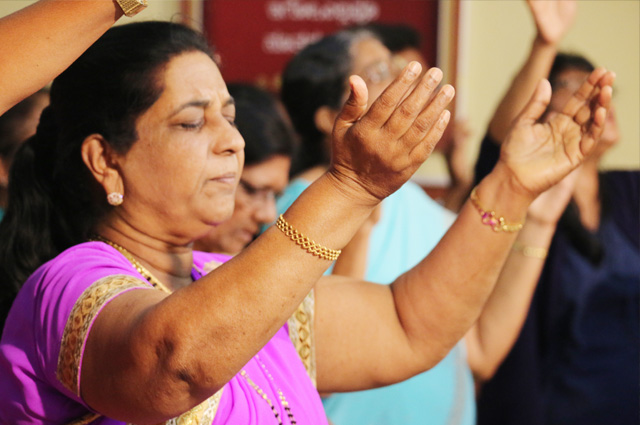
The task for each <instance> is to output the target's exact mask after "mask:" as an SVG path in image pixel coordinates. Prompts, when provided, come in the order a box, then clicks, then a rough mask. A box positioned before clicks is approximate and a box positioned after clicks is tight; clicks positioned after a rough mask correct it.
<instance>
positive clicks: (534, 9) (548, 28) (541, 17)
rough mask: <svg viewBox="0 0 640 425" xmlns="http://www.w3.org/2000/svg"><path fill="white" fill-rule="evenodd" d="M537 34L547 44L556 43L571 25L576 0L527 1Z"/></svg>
mask: <svg viewBox="0 0 640 425" xmlns="http://www.w3.org/2000/svg"><path fill="white" fill-rule="evenodd" d="M527 4H528V5H529V8H530V9H531V13H532V14H533V19H534V20H535V22H536V27H537V28H538V34H539V35H540V37H541V38H542V39H543V40H544V41H546V42H547V43H554V44H555V43H558V42H559V41H560V40H561V39H562V37H563V36H564V35H565V34H566V32H567V31H568V30H569V28H570V27H571V24H573V20H574V19H575V16H576V11H577V9H578V2H577V1H576V0H553V1H550V0H528V1H527Z"/></svg>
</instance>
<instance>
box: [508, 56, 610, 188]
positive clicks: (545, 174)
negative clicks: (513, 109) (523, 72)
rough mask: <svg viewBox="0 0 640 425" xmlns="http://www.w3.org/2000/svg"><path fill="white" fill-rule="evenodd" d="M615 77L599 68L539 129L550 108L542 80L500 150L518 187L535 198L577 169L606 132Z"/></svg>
mask: <svg viewBox="0 0 640 425" xmlns="http://www.w3.org/2000/svg"><path fill="white" fill-rule="evenodd" d="M614 79H615V74H613V73H612V72H608V71H607V70H605V69H604V68H598V69H596V70H595V71H593V72H592V73H591V75H589V78H588V79H587V80H586V81H585V82H584V84H583V85H582V86H581V87H580V89H579V90H578V91H577V92H576V93H574V95H573V96H572V97H571V98H570V99H569V101H568V102H567V104H566V105H565V107H564V108H563V110H562V112H560V113H554V114H553V115H550V116H549V118H548V119H547V120H546V122H545V123H537V121H538V119H539V118H540V117H541V116H542V114H543V113H544V111H545V110H546V108H547V105H548V104H549V100H550V98H551V86H550V85H549V82H548V81H546V80H543V81H541V82H540V84H538V87H537V88H536V91H535V93H534V94H533V97H532V98H531V100H529V103H528V104H527V105H526V106H525V108H524V109H523V111H522V112H521V113H520V115H519V116H518V118H516V120H515V121H514V123H513V125H512V127H511V130H510V131H509V134H508V135H507V138H506V140H505V142H504V144H503V145H502V151H501V155H500V161H499V165H500V164H502V165H506V167H507V169H508V170H509V172H510V174H511V175H512V176H513V177H514V178H515V181H516V182H517V183H518V184H519V186H520V187H521V188H522V189H524V190H525V191H526V192H528V194H530V195H532V196H537V195H538V194H540V193H542V192H544V191H545V190H547V189H548V188H550V187H551V186H553V185H555V184H556V183H558V182H559V181H560V180H562V178H564V176H566V175H567V174H569V173H570V172H571V171H572V170H574V169H575V168H576V167H578V166H579V165H580V164H581V163H582V162H583V161H584V159H585V157H587V156H588V155H589V154H590V153H591V152H592V151H593V148H594V146H595V145H596V143H597V142H598V139H599V137H600V135H601V134H602V130H603V128H604V124H605V119H606V116H607V112H608V109H609V107H610V103H611V92H612V89H611V85H612V84H613V81H614Z"/></svg>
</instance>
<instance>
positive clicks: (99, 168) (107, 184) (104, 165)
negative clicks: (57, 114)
mask: <svg viewBox="0 0 640 425" xmlns="http://www.w3.org/2000/svg"><path fill="white" fill-rule="evenodd" d="M81 154H82V160H83V161H84V163H85V165H86V166H87V168H89V171H91V174H93V177H94V178H95V179H96V181H97V182H98V183H99V184H100V185H101V186H102V187H103V188H104V191H105V193H106V194H109V193H112V192H118V193H121V194H123V195H124V183H123V181H122V177H121V176H120V172H119V169H118V167H117V162H116V158H117V155H116V153H115V152H114V151H113V149H112V148H111V145H109V143H107V141H106V140H105V139H104V137H102V136H101V135H99V134H92V135H91V136H89V137H87V138H86V139H84V142H82V148H81Z"/></svg>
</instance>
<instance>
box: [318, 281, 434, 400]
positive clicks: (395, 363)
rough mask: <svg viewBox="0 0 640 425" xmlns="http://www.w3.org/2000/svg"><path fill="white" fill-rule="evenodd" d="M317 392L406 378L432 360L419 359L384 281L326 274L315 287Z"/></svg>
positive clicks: (376, 384) (364, 387) (339, 390)
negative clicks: (367, 280)
mask: <svg viewBox="0 0 640 425" xmlns="http://www.w3.org/2000/svg"><path fill="white" fill-rule="evenodd" d="M315 291H316V316H315V341H316V358H317V380H318V390H319V391H320V392H343V391H352V390H360V389H367V388H373V387H378V386H383V385H389V384H391V383H395V382H399V381H401V380H404V379H407V378H409V377H411V376H413V375H415V374H417V373H419V372H422V371H424V370H426V369H427V368H428V367H429V366H431V365H432V364H435V362H436V361H437V360H438V359H435V358H433V359H426V358H422V357H421V355H420V354H418V353H417V352H416V351H415V350H414V349H413V348H412V347H411V344H410V341H409V338H408V337H407V334H406V332H405V330H404V329H403V327H402V324H401V323H400V320H399V318H398V315H397V313H396V305H395V301H394V297H393V294H392V287H391V286H390V285H379V284H375V283H370V282H364V281H358V280H354V279H349V278H345V277H340V276H327V277H323V278H321V279H320V281H319V282H318V284H317V285H316V286H315Z"/></svg>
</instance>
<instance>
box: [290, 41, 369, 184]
mask: <svg viewBox="0 0 640 425" xmlns="http://www.w3.org/2000/svg"><path fill="white" fill-rule="evenodd" d="M364 37H373V38H377V37H376V36H375V35H374V34H373V33H371V32H370V31H367V30H363V29H358V30H342V31H339V32H337V33H334V34H331V35H328V36H326V37H323V38H321V39H320V40H318V41H316V42H314V43H312V44H309V45H308V46H306V47H305V48H304V49H302V50H301V51H300V52H298V53H297V54H296V55H295V56H294V57H293V58H292V59H291V61H290V62H289V63H288V64H287V66H286V68H285V70H284V73H283V75H282V92H281V96H282V102H283V103H284V106H285V107H286V108H287V112H289V116H290V117H291V121H292V122H293V126H294V128H295V129H296V131H297V132H298V134H299V135H300V138H301V145H300V150H299V151H298V153H297V155H296V156H295V158H294V161H293V164H292V167H291V175H295V174H297V173H299V172H301V171H304V170H307V169H309V168H311V167H314V166H316V165H320V164H327V163H328V162H329V159H330V153H329V152H327V149H326V148H325V146H324V136H323V134H322V133H321V132H320V130H318V128H317V127H316V124H315V114H316V111H317V110H318V109H320V108H321V107H323V106H328V107H329V108H333V109H339V108H340V107H341V106H342V97H343V95H344V92H345V91H346V89H347V79H348V77H349V74H350V72H351V69H352V58H351V47H352V46H353V44H354V43H355V42H356V41H358V40H361V39H362V38H364Z"/></svg>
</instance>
